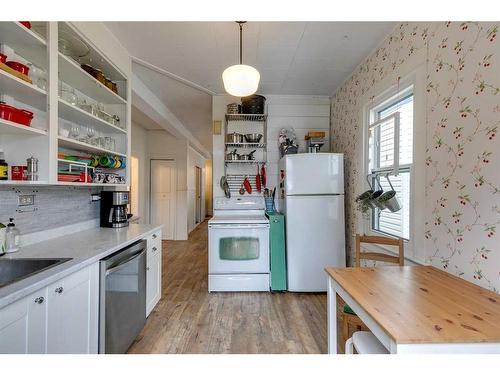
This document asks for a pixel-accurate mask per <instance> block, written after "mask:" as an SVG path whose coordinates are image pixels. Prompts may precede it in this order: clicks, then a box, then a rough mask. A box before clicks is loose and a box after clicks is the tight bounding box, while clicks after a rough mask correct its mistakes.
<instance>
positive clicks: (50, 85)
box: [0, 21, 131, 188]
mask: <svg viewBox="0 0 500 375" xmlns="http://www.w3.org/2000/svg"><path fill="white" fill-rule="evenodd" d="M68 40H70V41H71V43H70V42H68ZM0 45H1V47H2V52H3V53H5V54H6V55H7V56H8V59H9V60H14V61H20V62H22V63H25V64H33V66H32V67H31V69H30V72H29V75H28V77H27V79H26V80H24V79H20V78H19V77H17V76H14V75H12V74H10V73H8V72H6V71H4V70H1V69H0V95H1V96H2V101H5V102H6V103H7V104H9V105H12V106H14V107H16V108H22V109H25V110H28V111H31V112H33V116H34V117H33V120H32V122H31V126H24V125H20V124H18V123H16V122H12V121H7V120H4V119H0V149H2V150H3V151H4V154H5V158H6V161H7V162H8V164H9V166H18V165H25V164H26V159H27V158H28V157H29V156H31V155H33V156H34V157H35V158H37V159H38V161H39V163H38V165H39V176H38V181H16V180H5V181H0V185H38V184H40V185H74V186H81V185H84V186H108V187H112V186H114V187H123V188H125V187H126V186H127V185H129V183H130V177H129V176H130V165H129V164H130V163H129V156H130V147H131V146H130V127H131V100H130V98H131V85H130V80H129V77H130V74H131V70H130V67H131V65H130V64H129V62H128V60H127V57H128V53H127V52H126V51H125V50H124V49H122V48H120V47H117V46H116V43H114V41H113V40H112V39H110V36H109V35H108V32H107V30H106V29H105V28H104V26H102V25H101V24H98V23H95V24H88V23H75V22H32V28H31V29H29V28H27V27H24V26H23V25H21V24H20V23H19V22H15V21H14V22H0ZM103 46H104V48H103ZM111 46H112V47H111ZM75 48H77V49H78V51H79V52H82V53H84V55H85V56H80V57H81V58H82V59H83V60H82V61H86V62H87V63H89V64H91V65H92V66H93V68H94V69H95V70H96V71H100V72H101V75H105V77H106V79H107V81H106V80H104V78H101V79H100V80H99V79H98V78H96V77H95V76H93V75H91V74H89V73H88V72H87V71H86V70H84V69H83V68H82V66H81V65H80V63H81V61H80V58H79V57H78V56H77V55H76V51H74V49H75ZM124 60H127V62H124ZM103 82H104V83H103ZM110 85H111V86H110ZM114 86H116V87H114ZM68 93H70V94H68ZM68 95H69V96H72V95H75V96H76V97H77V98H78V101H76V99H75V101H73V100H72V101H71V103H69V102H68V101H67V100H65V99H68ZM77 135H78V136H77ZM82 140H86V141H85V142H82ZM26 150H30V151H29V154H27V153H26V152H27V151H26ZM91 156H93V157H94V159H96V158H97V157H98V156H99V157H100V156H109V157H112V158H113V159H114V160H116V162H115V163H114V164H112V165H107V167H106V168H104V169H103V171H104V172H103V173H101V174H99V175H97V173H96V174H95V175H94V179H93V180H92V179H90V178H87V177H90V176H88V175H89V174H90V175H91V174H92V173H94V172H96V171H95V170H94V167H96V164H95V163H94V164H93V165H92V167H89V166H88V163H89V159H88V158H89V157H91ZM78 172H81V173H78ZM75 175H76V176H77V177H75ZM76 180H78V181H76ZM91 181H92V182H91Z"/></svg>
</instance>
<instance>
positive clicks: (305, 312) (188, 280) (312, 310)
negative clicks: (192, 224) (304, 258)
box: [129, 222, 327, 353]
mask: <svg viewBox="0 0 500 375" xmlns="http://www.w3.org/2000/svg"><path fill="white" fill-rule="evenodd" d="M207 239H208V233H207V223H206V222H204V223H202V224H201V225H199V226H198V228H197V229H195V230H194V231H193V232H192V233H191V235H190V236H189V240H188V241H163V293H162V294H163V295H162V299H161V300H160V302H159V303H158V305H157V306H156V308H155V309H154V311H153V312H152V313H151V315H150V316H149V318H148V320H147V322H146V326H145V327H144V329H143V330H142V332H141V333H140V335H139V336H138V337H137V339H136V340H135V342H134V343H133V344H132V346H131V347H130V349H129V353H326V351H327V322H326V294H321V293H315V294H311V293H278V294H272V293H248V292H247V293H208V291H207V278H208V263H207V262H208V259H207V252H208V248H207Z"/></svg>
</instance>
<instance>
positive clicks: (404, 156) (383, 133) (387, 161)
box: [368, 87, 413, 240]
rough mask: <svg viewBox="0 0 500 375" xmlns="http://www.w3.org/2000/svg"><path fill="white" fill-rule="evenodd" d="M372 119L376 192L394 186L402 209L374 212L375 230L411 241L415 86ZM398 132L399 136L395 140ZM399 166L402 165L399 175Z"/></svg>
mask: <svg viewBox="0 0 500 375" xmlns="http://www.w3.org/2000/svg"><path fill="white" fill-rule="evenodd" d="M369 120H370V122H369V125H370V126H369V141H368V168H369V172H368V173H370V174H371V182H372V187H373V190H378V189H382V190H384V191H388V190H391V186H390V185H391V184H392V187H393V188H394V190H395V191H396V197H397V198H398V201H399V204H400V206H401V209H400V210H399V211H396V212H391V211H389V210H388V209H384V210H380V209H378V208H375V209H373V210H372V218H371V219H372V220H371V229H372V230H374V231H377V232H382V233H384V234H389V235H393V236H397V237H402V238H404V239H407V240H409V239H410V207H411V205H410V182H411V173H412V164H413V91H412V87H409V88H407V89H406V90H403V91H402V92H401V93H399V94H398V95H396V96H394V97H392V98H390V99H389V100H386V101H385V102H383V103H381V104H379V105H377V106H374V107H372V108H371V109H370V113H369ZM398 129H399V130H398ZM397 131H399V137H398V138H397V139H395V135H396V137H397V133H395V132H397ZM395 159H399V160H395ZM395 164H398V165H399V167H398V169H397V173H396V174H395V173H394V165H395Z"/></svg>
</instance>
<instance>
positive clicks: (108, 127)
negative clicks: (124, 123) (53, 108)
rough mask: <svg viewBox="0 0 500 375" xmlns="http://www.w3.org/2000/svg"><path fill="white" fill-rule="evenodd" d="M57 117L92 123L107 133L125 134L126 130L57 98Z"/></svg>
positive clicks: (80, 122)
mask: <svg viewBox="0 0 500 375" xmlns="http://www.w3.org/2000/svg"><path fill="white" fill-rule="evenodd" d="M59 117H60V118H63V119H64V120H67V121H72V122H75V123H78V124H86V125H93V126H94V128H96V129H99V130H102V131H106V132H108V133H119V134H127V131H126V130H124V129H122V128H119V127H118V126H116V125H112V124H110V123H109V122H107V121H104V120H103V119H100V118H99V117H97V116H94V115H93V114H91V113H89V112H87V111H85V110H83V109H81V108H79V107H77V106H74V105H71V104H70V103H68V102H67V101H65V100H63V99H61V98H59Z"/></svg>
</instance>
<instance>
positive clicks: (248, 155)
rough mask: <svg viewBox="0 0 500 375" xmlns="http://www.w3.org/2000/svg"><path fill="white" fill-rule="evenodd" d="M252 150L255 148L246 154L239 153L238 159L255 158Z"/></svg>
mask: <svg viewBox="0 0 500 375" xmlns="http://www.w3.org/2000/svg"><path fill="white" fill-rule="evenodd" d="M254 152H255V150H253V151H252V152H250V153H248V154H243V155H240V160H255V156H254V155H253V154H254Z"/></svg>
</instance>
